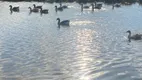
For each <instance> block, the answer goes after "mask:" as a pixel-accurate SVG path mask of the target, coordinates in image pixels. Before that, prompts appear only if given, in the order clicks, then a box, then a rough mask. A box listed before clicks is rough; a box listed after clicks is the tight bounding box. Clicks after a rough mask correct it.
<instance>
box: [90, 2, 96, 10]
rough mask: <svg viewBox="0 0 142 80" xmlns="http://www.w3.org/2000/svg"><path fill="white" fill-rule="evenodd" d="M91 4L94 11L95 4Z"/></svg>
mask: <svg viewBox="0 0 142 80" xmlns="http://www.w3.org/2000/svg"><path fill="white" fill-rule="evenodd" d="M91 6H92V11H94V8H95V7H94V4H93V3H92V4H91Z"/></svg>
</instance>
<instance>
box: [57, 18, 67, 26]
mask: <svg viewBox="0 0 142 80" xmlns="http://www.w3.org/2000/svg"><path fill="white" fill-rule="evenodd" d="M57 20H58V26H60V25H63V26H69V23H70V20H63V21H60V18H57Z"/></svg>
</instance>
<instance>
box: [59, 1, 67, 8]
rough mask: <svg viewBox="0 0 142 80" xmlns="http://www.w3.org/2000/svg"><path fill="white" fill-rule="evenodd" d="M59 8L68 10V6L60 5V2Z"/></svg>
mask: <svg viewBox="0 0 142 80" xmlns="http://www.w3.org/2000/svg"><path fill="white" fill-rule="evenodd" d="M60 7H62V8H64V9H66V8H68V6H66V5H62V3H61V2H60Z"/></svg>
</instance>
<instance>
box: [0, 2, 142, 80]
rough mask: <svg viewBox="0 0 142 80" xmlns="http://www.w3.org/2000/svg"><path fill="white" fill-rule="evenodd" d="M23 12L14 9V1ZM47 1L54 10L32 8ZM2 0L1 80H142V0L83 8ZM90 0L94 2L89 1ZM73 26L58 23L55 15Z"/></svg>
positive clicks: (0, 10) (0, 37) (76, 5)
mask: <svg viewBox="0 0 142 80" xmlns="http://www.w3.org/2000/svg"><path fill="white" fill-rule="evenodd" d="M10 4H11V5H13V6H16V5H19V6H20V12H19V13H17V12H13V13H10V11H9V5H10ZM33 4H37V5H43V8H44V9H47V8H48V9H49V14H43V15H40V14H39V13H31V14H29V9H28V7H29V6H31V7H32V5H33ZM55 5H59V4H56V3H54V4H49V3H38V2H0V80H142V63H141V62H142V54H141V53H142V41H132V42H131V43H129V42H128V41H127V35H128V34H126V31H127V30H131V31H132V34H134V33H142V27H141V25H142V23H141V21H142V18H141V14H142V6H139V5H138V4H134V5H131V6H122V7H121V8H115V9H114V10H112V7H111V6H109V5H103V8H102V9H101V10H95V11H94V12H92V11H91V9H87V10H84V12H81V10H80V5H79V4H77V3H70V4H69V3H66V5H68V6H69V9H66V10H64V11H63V12H57V13H56V12H55V9H54V6H55ZM88 5H89V4H88ZM57 17H60V18H61V20H65V19H69V20H70V26H69V27H67V26H61V27H60V28H59V27H58V26H57V21H56V18H57Z"/></svg>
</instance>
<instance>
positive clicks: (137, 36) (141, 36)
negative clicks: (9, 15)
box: [9, 2, 142, 42]
mask: <svg viewBox="0 0 142 80" xmlns="http://www.w3.org/2000/svg"><path fill="white" fill-rule="evenodd" d="M90 6H92V11H94V9H101V8H102V3H96V2H95V5H94V4H93V3H92V4H91V5H90ZM90 6H87V5H85V6H84V5H83V4H81V11H83V9H88V8H90ZM120 6H121V5H120V4H119V3H117V4H113V6H112V9H113V8H114V7H120ZM9 7H10V11H11V12H13V11H14V12H19V11H20V9H19V6H18V7H12V5H9ZM28 8H29V9H30V12H35V13H37V12H39V11H40V13H41V14H43V13H44V14H48V11H49V10H48V9H42V6H36V5H35V4H33V8H31V7H28ZM66 8H68V6H66V5H63V6H62V4H60V7H57V6H55V11H56V12H57V11H63V9H66ZM56 20H57V21H58V23H57V24H58V26H59V27H60V25H66V26H69V23H70V20H63V21H61V20H60V18H57V19H56ZM127 33H129V34H128V41H129V42H131V39H133V40H141V39H142V34H135V35H131V31H130V30H128V31H127Z"/></svg>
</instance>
